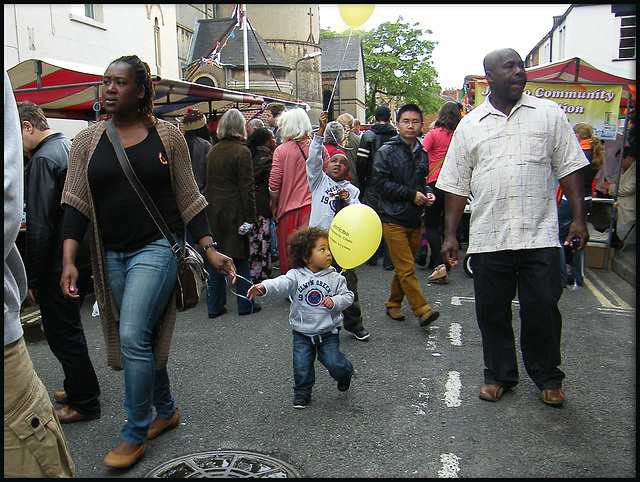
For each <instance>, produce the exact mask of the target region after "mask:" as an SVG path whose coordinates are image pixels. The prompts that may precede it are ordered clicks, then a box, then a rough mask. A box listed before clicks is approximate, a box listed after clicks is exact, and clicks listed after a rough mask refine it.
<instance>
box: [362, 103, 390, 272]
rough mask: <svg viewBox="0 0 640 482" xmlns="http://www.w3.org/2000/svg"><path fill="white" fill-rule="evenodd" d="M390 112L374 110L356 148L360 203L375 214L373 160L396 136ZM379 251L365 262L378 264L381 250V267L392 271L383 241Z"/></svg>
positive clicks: (376, 210) (376, 194) (383, 108)
mask: <svg viewBox="0 0 640 482" xmlns="http://www.w3.org/2000/svg"><path fill="white" fill-rule="evenodd" d="M390 121H391V110H390V109H389V108H388V107H387V106H386V105H381V106H379V107H378V108H377V109H376V113H375V124H373V126H371V129H369V130H368V131H366V132H365V133H364V134H362V137H361V138H360V146H359V147H358V155H357V158H356V172H357V175H358V181H359V182H360V186H359V187H360V202H362V203H363V204H366V205H367V206H370V207H371V208H372V209H373V210H374V211H375V212H377V213H378V215H379V214H380V213H379V212H378V193H377V192H376V188H375V186H374V184H373V160H374V159H375V157H376V153H377V152H378V149H380V147H381V146H382V145H383V144H384V143H386V142H387V141H388V140H390V139H391V138H392V137H394V136H397V135H398V131H397V130H396V128H395V127H393V125H391V123H390ZM380 247H381V249H378V251H377V252H376V253H375V254H374V255H373V256H372V257H371V259H369V261H367V264H369V265H371V266H375V265H376V264H378V252H379V251H381V250H382V252H383V253H384V255H383V259H382V267H383V268H384V269H388V270H391V269H393V264H392V263H391V257H390V256H389V249H388V248H387V245H386V243H385V241H384V239H383V240H382V241H381V242H380Z"/></svg>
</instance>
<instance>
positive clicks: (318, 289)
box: [247, 226, 354, 408]
mask: <svg viewBox="0 0 640 482" xmlns="http://www.w3.org/2000/svg"><path fill="white" fill-rule="evenodd" d="M327 236H328V233H327V231H326V230H325V229H322V228H319V227H309V226H307V227H304V228H300V229H298V230H296V231H294V232H293V233H292V234H291V236H289V256H290V263H291V268H292V269H290V270H289V271H287V273H286V274H284V275H281V276H278V277H277V278H274V279H267V280H264V281H263V282H262V283H260V284H257V285H253V286H251V288H249V290H248V291H247V297H249V299H252V298H253V297H254V296H263V295H280V296H287V297H289V298H290V299H291V309H290V311H289V324H290V325H291V327H292V328H293V380H294V386H293V391H294V399H293V406H294V408H306V407H307V405H308V404H309V401H310V400H311V390H312V388H313V385H314V383H315V371H314V361H315V358H316V354H317V356H318V360H319V361H320V363H322V364H323V365H324V366H325V367H326V368H327V369H328V370H329V374H330V375H331V376H332V377H333V378H334V379H335V380H336V381H337V382H338V390H340V391H341V392H344V391H346V390H348V389H349V386H350V384H351V377H352V375H353V365H352V364H351V362H350V361H349V360H348V359H347V357H346V356H345V355H344V353H342V352H341V351H340V339H339V336H338V332H339V330H340V328H341V327H342V319H343V316H342V311H343V310H344V309H345V308H347V307H348V306H350V305H351V303H353V299H354V295H353V292H351V291H349V290H348V289H347V282H346V280H345V278H344V276H342V275H340V274H338V272H337V271H336V269H335V268H333V267H332V266H331V261H332V256H331V252H330V251H329V240H328V237H327Z"/></svg>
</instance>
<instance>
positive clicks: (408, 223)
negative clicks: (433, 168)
mask: <svg viewBox="0 0 640 482" xmlns="http://www.w3.org/2000/svg"><path fill="white" fill-rule="evenodd" d="M421 141H422V139H420V138H418V139H416V148H415V150H414V151H413V152H411V146H409V144H407V143H406V142H404V141H403V140H402V139H401V138H400V136H399V135H398V136H395V137H393V138H392V139H391V140H389V142H387V143H386V144H385V145H383V146H382V147H381V148H380V149H379V150H378V153H377V154H376V158H375V160H374V162H373V182H374V186H375V189H376V191H377V193H378V196H379V198H380V201H379V204H378V208H379V210H378V214H379V215H380V220H381V221H382V222H383V223H394V224H399V225H401V226H403V227H405V228H416V227H418V226H420V224H421V223H422V219H421V216H422V213H423V211H424V206H417V205H416V204H415V203H414V202H413V201H414V199H415V197H416V192H417V191H420V192H421V193H423V194H426V193H427V192H432V190H431V188H430V187H428V186H427V185H426V176H427V174H428V172H429V156H428V155H427V151H425V150H424V149H423V148H422V142H421Z"/></svg>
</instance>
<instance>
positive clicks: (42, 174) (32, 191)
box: [18, 101, 100, 423]
mask: <svg viewBox="0 0 640 482" xmlns="http://www.w3.org/2000/svg"><path fill="white" fill-rule="evenodd" d="M18 112H19V114H20V124H21V127H22V141H23V146H24V147H23V148H24V151H25V155H26V156H27V157H29V158H30V159H29V162H28V164H27V166H26V172H25V193H26V214H27V233H26V248H25V265H26V269H27V279H28V288H29V290H28V292H27V298H26V301H27V303H28V304H30V305H32V306H35V305H36V304H39V305H40V314H41V316H42V328H43V329H44V334H45V336H46V338H47V342H48V343H49V348H51V351H52V352H53V354H54V355H55V356H56V358H57V359H58V361H60V364H61V365H62V370H63V371H64V376H65V379H64V390H62V391H58V392H55V393H54V398H55V399H56V401H58V402H59V403H62V404H64V405H65V407H64V408H62V409H60V410H58V411H57V414H58V418H59V419H60V422H62V423H70V422H76V421H78V420H83V419H87V420H89V419H94V418H99V417H100V401H99V398H98V397H99V395H100V386H99V384H98V378H97V377H96V373H95V370H94V368H93V364H92V363H91V358H90V357H89V350H88V348H87V341H86V339H85V335H84V329H83V327H82V321H81V319H80V308H81V306H82V300H83V298H84V296H85V294H86V292H87V289H88V287H89V283H90V281H91V260H90V253H89V243H88V237H87V236H88V234H86V235H85V239H84V242H83V243H82V245H81V248H80V251H79V252H78V256H77V258H76V261H77V265H76V266H77V267H78V272H79V278H78V285H77V287H78V294H79V295H80V297H79V298H77V299H73V300H71V299H68V298H65V297H64V296H63V294H62V290H61V288H60V276H61V273H62V220H63V216H64V210H63V209H62V207H61V205H60V200H61V198H62V189H63V187H64V182H65V178H66V175H67V159H68V155H69V149H70V147H71V141H70V140H69V139H67V138H66V137H65V136H64V135H63V134H61V133H55V132H53V131H52V130H51V128H50V127H49V124H48V122H47V119H46V118H45V116H44V114H43V112H42V109H41V108H40V107H39V106H37V105H35V104H33V103H31V102H28V101H24V102H19V103H18Z"/></svg>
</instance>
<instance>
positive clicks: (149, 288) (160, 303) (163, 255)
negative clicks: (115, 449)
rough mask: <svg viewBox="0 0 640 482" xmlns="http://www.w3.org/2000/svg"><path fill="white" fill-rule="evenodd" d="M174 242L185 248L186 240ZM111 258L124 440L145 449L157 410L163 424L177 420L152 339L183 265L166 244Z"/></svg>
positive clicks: (112, 254)
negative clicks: (117, 313) (117, 316)
mask: <svg viewBox="0 0 640 482" xmlns="http://www.w3.org/2000/svg"><path fill="white" fill-rule="evenodd" d="M174 236H175V237H176V239H177V240H178V242H179V243H180V245H182V239H181V236H178V235H174ZM105 254H106V265H107V276H108V278H109V285H110V286H111V291H112V292H113V297H114V299H115V302H116V305H117V306H118V309H119V310H120V349H121V351H122V356H123V358H124V408H125V411H126V413H127V418H128V420H127V423H126V424H125V425H124V427H122V435H121V438H122V440H124V441H126V442H130V443H133V444H141V443H143V442H144V441H145V440H146V439H147V432H148V430H149V424H150V423H151V419H152V415H153V407H155V408H156V412H157V416H158V417H160V418H171V417H172V416H173V414H174V412H175V410H176V407H175V400H174V398H173V397H172V396H171V390H170V388H169V375H168V373H167V368H166V367H164V368H162V369H161V370H158V371H156V370H155V364H154V359H153V352H152V349H151V333H152V331H153V328H154V327H155V325H156V322H157V321H158V319H159V318H160V315H161V314H162V312H163V311H164V309H165V307H166V305H167V302H168V301H169V296H171V294H172V293H173V288H174V286H175V283H176V277H177V274H178V263H177V262H176V258H175V256H174V255H173V253H172V252H171V249H170V246H169V243H168V242H167V241H166V240H165V239H164V238H162V239H159V240H157V241H153V242H151V243H149V244H147V245H146V246H144V247H142V248H140V249H137V250H135V251H130V252H117V251H107V252H106V253H105Z"/></svg>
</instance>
